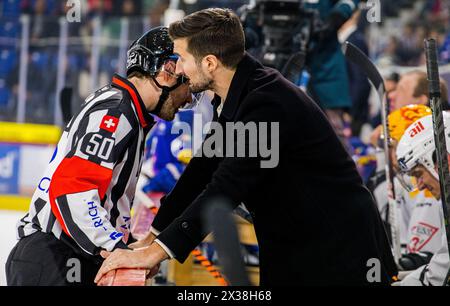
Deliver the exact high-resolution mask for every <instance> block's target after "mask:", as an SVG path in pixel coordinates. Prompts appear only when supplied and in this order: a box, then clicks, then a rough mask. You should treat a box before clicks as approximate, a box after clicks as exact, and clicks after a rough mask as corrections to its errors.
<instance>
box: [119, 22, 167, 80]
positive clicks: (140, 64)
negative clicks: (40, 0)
mask: <svg viewBox="0 0 450 306" xmlns="http://www.w3.org/2000/svg"><path fill="white" fill-rule="evenodd" d="M172 57H174V54H173V42H172V40H171V39H170V37H169V30H168V28H167V27H156V28H153V29H151V30H149V31H147V32H146V33H145V34H144V35H142V36H141V37H140V38H138V39H136V40H135V41H134V42H133V43H132V44H131V46H130V47H129V48H128V52H127V76H129V75H130V74H131V73H132V72H134V71H139V72H141V73H143V74H145V75H149V76H152V77H155V76H156V75H157V74H158V72H159V71H160V70H161V67H162V66H163V64H164V63H165V62H166V61H167V60H169V59H171V58H172Z"/></svg>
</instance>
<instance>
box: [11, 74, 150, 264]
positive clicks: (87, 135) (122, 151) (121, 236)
mask: <svg viewBox="0 0 450 306" xmlns="http://www.w3.org/2000/svg"><path fill="white" fill-rule="evenodd" d="M153 124H154V120H153V117H152V116H150V114H148V112H147V111H146V109H145V105H144V103H143V102H142V100H141V97H140V96H139V94H138V92H137V90H136V88H135V87H134V86H133V85H132V84H131V83H130V82H129V81H128V80H126V79H124V78H122V77H120V76H118V75H115V76H114V77H113V80H112V83H111V84H110V85H107V86H105V87H103V88H101V89H99V90H98V91H96V92H95V93H94V94H92V95H91V96H89V97H88V98H87V99H86V102H85V103H84V105H83V107H82V109H81V111H80V112H79V113H78V114H77V115H76V116H75V117H73V118H72V120H71V121H70V122H69V124H68V125H67V127H66V128H65V130H64V132H63V134H62V136H61V139H60V141H59V143H58V145H57V147H56V149H55V152H54V154H53V156H52V158H51V160H50V163H49V164H48V166H47V169H46V171H45V173H44V175H43V176H42V178H41V180H40V182H39V183H38V186H37V188H36V191H35V192H34V195H33V197H32V201H31V204H30V209H29V211H28V213H27V214H26V215H25V216H24V217H23V218H22V219H21V220H20V221H19V222H18V224H17V234H18V238H19V239H20V238H22V237H25V236H28V235H31V234H33V233H34V232H36V231H42V232H46V233H53V235H55V236H56V237H57V238H58V239H61V240H63V241H66V242H68V243H71V244H73V245H76V246H77V247H79V248H81V249H82V250H83V251H84V252H86V253H88V254H91V255H97V254H98V252H99V251H100V249H106V250H108V251H111V250H113V249H114V248H116V247H122V248H123V247H125V243H126V242H127V240H128V235H129V230H130V218H131V216H130V209H131V206H132V203H133V199H134V195H135V189H136V183H137V180H138V177H139V173H140V169H141V165H142V159H143V152H144V144H145V138H146V135H147V133H148V131H149V130H150V129H151V127H152V126H153Z"/></svg>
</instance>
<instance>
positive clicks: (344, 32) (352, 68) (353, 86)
mask: <svg viewBox="0 0 450 306" xmlns="http://www.w3.org/2000/svg"><path fill="white" fill-rule="evenodd" d="M360 16H361V11H359V10H357V11H356V12H355V13H354V14H353V16H352V17H351V18H350V19H349V20H348V21H347V22H345V23H344V24H343V25H342V27H341V28H340V29H339V32H338V38H339V42H340V43H341V44H342V43H344V42H345V41H349V42H350V43H352V44H354V45H355V46H357V47H358V48H359V49H361V50H362V51H363V52H364V53H365V54H366V55H368V53H369V50H368V46H367V43H366V41H365V38H364V33H363V32H362V31H361V29H360V27H359V26H358V24H359V20H360ZM347 74H348V79H349V90H350V98H351V100H352V106H351V108H350V116H351V118H352V123H351V129H352V135H354V136H356V137H358V135H359V134H360V132H361V127H362V126H363V124H365V123H366V122H367V121H368V119H369V94H370V84H369V81H368V79H367V77H366V76H365V74H364V72H363V71H362V70H361V69H360V68H359V67H358V66H357V65H355V64H353V63H351V62H350V61H348V60H347Z"/></svg>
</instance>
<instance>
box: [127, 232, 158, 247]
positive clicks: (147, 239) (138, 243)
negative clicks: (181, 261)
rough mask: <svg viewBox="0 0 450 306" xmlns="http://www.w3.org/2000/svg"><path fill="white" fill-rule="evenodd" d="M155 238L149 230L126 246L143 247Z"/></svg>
mask: <svg viewBox="0 0 450 306" xmlns="http://www.w3.org/2000/svg"><path fill="white" fill-rule="evenodd" d="M155 238H156V236H155V235H154V234H153V233H151V232H150V233H149V234H148V235H147V236H146V237H145V238H144V239H142V240H138V241H136V242H134V243H131V244H130V245H128V247H129V248H130V249H133V250H137V249H141V248H145V247H148V246H150V245H151V244H152V242H153V240H155Z"/></svg>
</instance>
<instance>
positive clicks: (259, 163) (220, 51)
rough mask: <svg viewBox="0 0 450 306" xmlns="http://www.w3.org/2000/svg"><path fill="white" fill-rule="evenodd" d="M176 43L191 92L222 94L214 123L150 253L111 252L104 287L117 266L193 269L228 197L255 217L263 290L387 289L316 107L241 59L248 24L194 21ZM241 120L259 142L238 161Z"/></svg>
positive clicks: (213, 15)
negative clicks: (218, 203) (209, 215)
mask: <svg viewBox="0 0 450 306" xmlns="http://www.w3.org/2000/svg"><path fill="white" fill-rule="evenodd" d="M169 34H170V36H171V38H172V39H173V40H174V46H175V48H174V51H175V53H177V54H178V55H179V59H178V62H177V73H180V74H185V75H186V76H187V77H188V78H189V79H190V88H191V90H192V91H194V92H196V91H203V90H207V89H210V90H213V91H214V92H215V94H216V95H215V98H214V100H213V104H214V107H215V116H214V120H213V121H215V122H217V124H216V125H215V126H214V125H213V128H212V129H211V132H210V133H209V135H208V136H207V138H206V140H205V141H204V142H203V145H202V147H201V149H202V150H200V151H199V152H197V154H196V156H195V157H194V158H193V159H192V160H191V162H190V163H189V165H188V166H187V168H186V170H185V172H184V173H183V174H182V176H181V177H180V179H179V181H178V183H177V185H176V186H175V187H174V189H173V190H172V191H171V192H170V193H169V194H168V195H167V196H166V197H165V198H164V199H163V200H162V201H161V208H160V210H159V212H158V214H157V216H156V218H155V220H154V222H153V225H152V227H153V228H152V233H151V234H149V236H148V237H147V238H146V239H144V240H143V241H142V246H143V247H145V248H144V249H142V250H138V251H128V250H119V251H115V252H114V253H108V252H102V256H104V257H105V258H106V260H105V262H104V263H103V266H102V268H101V269H100V271H99V273H98V275H97V278H96V279H97V281H98V280H99V279H100V278H101V277H102V275H104V274H105V273H106V272H108V271H109V270H112V269H117V268H119V267H130V268H132V267H144V268H147V269H152V268H153V269H154V268H155V267H157V265H158V264H159V263H160V262H161V261H163V260H165V259H167V258H175V259H177V260H178V261H180V262H183V261H185V260H186V258H187V257H188V256H189V254H190V252H191V251H192V250H193V249H194V248H195V247H196V246H197V245H198V244H199V243H200V242H201V241H202V240H203V239H204V238H205V236H206V235H207V233H208V231H207V230H205V226H204V224H203V222H202V221H203V214H204V212H205V209H206V208H207V207H208V206H209V205H211V203H212V202H213V201H214V199H216V198H218V197H221V198H226V199H228V200H230V201H231V202H232V203H233V204H234V205H235V206H237V205H238V204H240V203H241V202H243V203H245V205H246V207H247V208H248V209H249V211H250V212H251V214H252V217H253V220H254V225H255V231H256V235H257V238H258V244H259V248H260V282H261V284H262V285H305V284H312V285H366V284H371V282H373V281H374V282H375V283H376V284H388V283H389V282H390V281H391V278H392V276H394V275H395V274H396V268H395V264H394V262H393V259H392V255H391V251H390V246H389V243H388V241H387V238H386V234H385V232H384V229H383V226H382V223H381V220H380V217H379V214H378V211H377V208H376V206H375V204H374V202H373V199H372V197H371V195H370V194H369V192H368V190H367V189H366V188H365V187H364V186H363V184H362V181H361V178H360V176H359V174H358V172H357V171H356V167H355V164H354V163H353V161H352V159H351V158H350V157H349V155H348V154H347V153H346V150H345V148H344V147H343V145H342V144H341V142H340V141H339V139H338V137H337V136H336V134H335V132H334V131H333V128H332V127H331V125H330V123H329V122H328V121H327V119H326V117H325V115H324V114H323V112H322V111H321V110H320V109H319V107H318V106H317V105H316V104H315V103H314V102H313V101H312V100H311V99H310V98H309V97H308V96H307V95H306V94H305V93H304V92H303V91H301V90H300V89H299V88H297V87H296V86H295V85H293V84H292V83H290V82H289V81H287V80H286V79H285V78H283V77H282V76H281V74H279V73H278V72H277V71H276V70H273V69H270V68H266V67H264V66H262V65H261V64H260V63H259V62H258V61H256V60H255V59H254V58H252V57H251V56H250V55H248V54H246V53H245V52H244V34H243V31H242V26H241V25H240V22H239V19H238V18H237V17H236V15H234V14H233V13H232V12H231V11H229V10H224V9H207V10H203V11H199V12H196V13H193V14H191V15H189V16H187V17H185V18H184V19H183V20H181V21H179V22H175V23H173V24H172V25H171V26H170V29H169ZM237 122H240V123H242V124H243V125H245V126H247V127H249V129H250V130H251V129H252V126H253V127H255V126H256V127H257V135H258V137H256V135H253V136H250V135H251V134H252V132H251V131H250V132H248V133H247V134H246V137H245V138H244V140H245V144H244V150H243V151H245V153H246V154H244V155H237V156H236V148H237V151H239V146H240V145H241V146H242V141H239V140H236V139H234V137H233V136H234V135H232V133H230V132H229V131H228V130H227V129H226V126H227V125H230V124H231V123H237ZM264 123H266V124H264ZM220 128H222V130H225V132H224V135H223V138H222V136H217V135H218V131H219V130H220ZM239 132H242V131H238V133H239ZM233 133H234V132H233ZM219 134H220V133H219ZM244 134H245V133H244ZM265 136H267V137H266V139H264V137H265ZM212 139H214V140H215V141H212ZM219 139H224V140H225V141H224V145H221V144H220V141H218V140H219ZM229 139H233V140H234V141H231V142H230V141H229ZM241 140H242V139H241ZM258 141H259V143H258V144H256V143H257V142H258ZM266 142H267V143H266ZM212 143H213V144H212ZM261 143H263V144H265V145H267V147H270V148H272V149H274V150H272V151H271V154H270V155H269V154H265V153H267V152H262V151H264V150H259V151H258V152H257V154H254V153H255V152H254V151H255V150H253V149H254V148H255V147H258V148H259V149H260V148H261ZM230 146H233V148H234V150H230ZM262 147H264V146H262ZM267 147H266V148H267ZM211 150H213V153H214V154H213V156H211V154H210V153H211ZM252 150H253V154H252ZM231 153H235V154H231ZM241 153H242V152H241ZM208 156H210V157H208ZM371 269H372V270H371ZM153 272H154V271H153ZM152 274H153V273H152Z"/></svg>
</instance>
